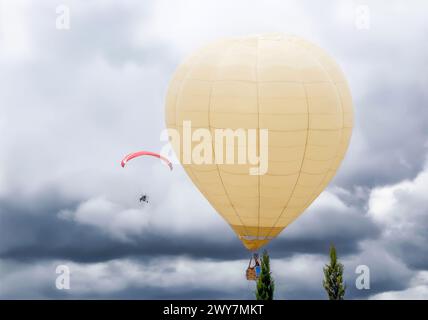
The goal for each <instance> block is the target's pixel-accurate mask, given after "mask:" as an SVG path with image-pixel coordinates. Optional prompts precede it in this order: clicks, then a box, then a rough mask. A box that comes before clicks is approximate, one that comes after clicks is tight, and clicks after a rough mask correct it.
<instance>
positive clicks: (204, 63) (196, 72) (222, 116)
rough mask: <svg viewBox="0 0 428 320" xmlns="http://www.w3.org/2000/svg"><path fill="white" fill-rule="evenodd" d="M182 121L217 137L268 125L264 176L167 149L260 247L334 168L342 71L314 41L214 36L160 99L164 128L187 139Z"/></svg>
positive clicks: (342, 145)
mask: <svg viewBox="0 0 428 320" xmlns="http://www.w3.org/2000/svg"><path fill="white" fill-rule="evenodd" d="M186 121H188V122H191V124H192V128H191V130H192V132H194V131H195V130H198V129H200V128H203V129H206V130H208V131H209V132H211V133H212V135H213V136H214V130H216V129H232V130H237V129H239V128H243V129H251V128H255V129H257V130H262V129H267V130H268V138H269V139H268V169H267V172H266V173H265V174H261V175H251V174H249V173H248V168H249V165H248V164H221V163H220V164H219V163H186V161H183V156H184V151H183V149H184V148H177V147H176V146H173V147H174V149H175V152H176V154H177V157H178V159H179V160H180V162H181V163H182V164H183V167H184V169H185V170H186V172H187V174H188V175H189V177H190V178H191V180H192V181H193V183H194V184H195V185H196V186H197V187H198V189H199V190H200V191H201V193H202V194H203V195H204V196H205V197H206V199H207V200H208V201H209V202H210V204H211V205H212V206H213V207H214V208H215V209H216V211H217V212H218V213H219V214H220V215H221V216H222V217H223V218H224V220H225V221H226V222H227V223H228V224H229V225H230V226H231V228H232V229H233V230H234V231H235V233H236V234H237V236H238V237H239V239H240V240H241V241H242V243H243V244H244V246H245V247H246V248H247V249H249V250H257V249H259V248H260V247H262V246H264V245H266V244H267V243H268V242H269V241H271V240H272V239H273V238H275V237H276V236H277V235H278V234H279V233H280V232H281V231H282V230H283V229H284V228H285V227H286V226H288V225H289V224H290V223H291V222H293V221H294V220H295V219H296V218H297V217H298V216H299V215H300V214H302V213H303V212H304V211H305V209H306V208H307V207H308V206H309V205H310V204H311V203H312V202H313V201H314V200H315V199H316V198H317V197H318V195H319V194H320V193H321V192H322V191H323V190H324V188H325V187H326V186H327V185H328V183H329V181H330V180H331V179H332V178H333V176H334V175H335V173H336V171H337V169H338V167H339V165H340V163H341V161H342V159H343V158H344V156H345V153H346V150H347V148H348V144H349V140H350V137H351V132H352V127H353V111H352V100H351V95H350V91H349V88H348V85H347V83H346V79H345V77H344V74H343V73H342V71H341V70H340V68H339V67H338V65H337V64H336V63H335V62H334V60H333V59H332V58H331V57H330V56H329V55H328V54H327V53H325V52H324V51H323V50H322V49H320V48H319V47H318V46H316V45H314V44H312V43H310V42H308V41H305V40H303V39H301V38H299V37H295V36H286V35H282V34H267V35H255V36H248V37H241V38H232V39H225V40H220V41H217V42H214V43H212V44H210V45H208V46H206V47H203V48H202V49H200V50H198V51H196V52H195V53H194V54H193V55H191V56H190V57H189V58H188V59H187V60H186V61H185V62H184V63H183V64H181V65H180V66H179V68H178V69H177V71H176V72H175V74H174V76H173V78H172V80H171V83H170V85H169V90H168V93H167V97H166V126H167V128H169V129H175V130H177V131H178V132H179V133H180V135H181V136H183V131H184V129H183V128H184V126H183V123H184V122H186ZM192 143H193V142H192ZM257 145H258V146H259V145H260V141H259V138H258V140H257ZM227 147H229V146H226V148H227ZM212 151H213V152H214V153H215V146H214V141H213V142H212Z"/></svg>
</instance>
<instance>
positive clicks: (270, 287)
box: [256, 250, 275, 300]
mask: <svg viewBox="0 0 428 320" xmlns="http://www.w3.org/2000/svg"><path fill="white" fill-rule="evenodd" d="M274 290H275V283H274V281H273V278H272V273H271V272H270V260H269V255H268V253H267V251H266V250H265V251H264V252H263V257H262V261H261V272H260V277H259V279H258V280H257V290H256V300H273V292H274Z"/></svg>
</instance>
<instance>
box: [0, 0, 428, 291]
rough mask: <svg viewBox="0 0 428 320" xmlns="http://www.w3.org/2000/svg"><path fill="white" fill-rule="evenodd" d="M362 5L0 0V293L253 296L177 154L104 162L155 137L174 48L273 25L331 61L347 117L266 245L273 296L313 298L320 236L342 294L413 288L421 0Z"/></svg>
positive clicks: (419, 174)
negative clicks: (323, 170)
mask: <svg viewBox="0 0 428 320" xmlns="http://www.w3.org/2000/svg"><path fill="white" fill-rule="evenodd" d="M365 4H366V3H365V2H364V1H360V0H356V1H322V4H321V1H283V0H278V1H273V0H272V1H270V0H264V1H248V0H234V1H230V0H215V1H214V0H203V1H200V0H189V1H165V0H156V1H105V0H103V1H101V0H100V1H95V0H93V1H83V0H81V1H77V0H75V1H71V0H70V1H65V0H62V1H54V0H52V1H48V0H46V1H37V5H36V4H35V2H34V1H33V2H32V4H31V2H30V1H21V0H18V1H17V0H2V1H0V88H1V89H0V298H3V299H5V298H6V299H7V298H39V299H40V298H130V299H153V298H160V299H165V298H181V299H187V298H190V299H192V298H214V299H221V298H231V299H241V298H253V291H254V284H253V283H249V282H247V281H246V280H245V279H244V271H245V268H246V265H247V263H248V258H249V254H248V253H247V252H246V250H244V249H243V247H242V245H241V243H240V242H239V241H238V240H237V239H236V237H235V235H234V234H233V232H232V231H231V229H230V228H229V226H228V225H227V224H226V223H224V222H223V221H222V220H221V218H220V217H219V216H218V215H217V214H216V212H215V211H214V210H213V209H212V208H211V207H210V205H209V204H208V203H207V201H206V200H205V199H204V198H203V197H202V195H201V194H200V193H199V191H197V189H196V188H195V187H194V186H193V185H192V183H191V181H190V179H189V178H188V177H187V176H186V174H185V173H184V171H183V170H182V169H181V168H180V167H178V166H176V169H175V170H174V172H173V173H171V172H169V171H168V170H165V167H164V166H162V165H161V164H160V163H158V162H157V161H147V162H145V163H144V164H145V165H144V166H129V168H127V170H123V169H122V168H121V167H120V165H119V161H120V159H121V158H122V156H123V155H124V154H126V153H128V152H129V151H132V150H138V149H141V148H142V147H144V148H145V149H148V150H160V148H161V147H162V145H163V143H162V142H161V141H160V139H159V134H160V132H161V130H162V129H163V128H164V120H163V119H164V97H165V93H166V90H167V87H168V83H169V80H170V78H171V75H172V73H173V72H174V70H175V68H176V67H177V66H178V64H179V63H180V61H182V60H183V58H184V57H185V56H186V55H188V54H189V53H191V52H192V50H194V49H196V48H198V47H200V46H201V45H204V44H206V43H207V42H210V41H212V40H214V39H217V38H219V37H227V36H239V35H247V34H254V33H265V32H284V33H288V34H295V35H298V36H301V37H303V38H306V39H308V40H310V41H312V42H314V43H317V44H318V45H319V46H321V47H322V48H324V49H325V50H326V51H328V52H329V53H330V54H331V55H332V56H333V57H334V58H335V59H336V60H337V62H338V63H339V64H340V66H341V67H342V69H343V71H344V72H345V74H346V76H347V78H348V81H349V84H350V88H351V91H352V95H353V99H354V108H355V118H356V121H355V129H354V133H353V137H352V140H351V145H350V149H349V152H348V154H347V157H346V158H345V160H344V162H343V164H342V166H341V168H340V170H339V172H338V174H337V176H336V177H335V178H334V180H333V181H332V183H331V184H330V186H329V187H328V188H327V190H326V191H325V192H324V193H323V194H321V196H320V197H319V198H318V199H317V200H316V201H315V202H314V203H313V204H312V205H311V206H310V208H309V209H308V210H307V212H306V213H305V214H304V215H303V216H301V218H299V219H298V220H297V221H296V222H295V223H293V224H292V225H291V226H289V227H288V228H287V229H286V230H285V231H284V232H283V233H282V234H281V236H279V237H278V238H277V239H276V240H274V241H272V242H271V244H270V245H269V246H268V249H269V251H270V254H271V258H272V269H273V275H274V277H275V280H276V283H277V288H276V298H278V299H324V298H325V292H324V291H323V288H322V267H323V265H325V264H326V263H327V261H328V256H327V254H328V248H329V245H330V244H331V243H334V244H335V245H336V247H337V249H338V254H339V257H340V259H341V261H342V262H343V264H344V266H345V274H346V277H345V278H346V283H347V286H348V291H347V298H349V299H352V298H361V299H382V298H389V299H391V298H392V299H394V298H420V299H428V246H427V245H426V244H427V243H428V233H427V229H428V196H427V191H428V161H427V151H428V125H427V124H428V93H427V86H428V72H427V70H428V42H427V41H426V35H427V34H428V19H427V17H426V15H427V12H428V11H427V10H428V5H427V4H426V2H424V1H422V0H421V1H416V0H415V1H412V2H411V3H410V2H408V1H404V0H400V1H397V0H395V1H370V5H369V6H368V7H367V6H365ZM60 5H65V6H66V8H68V9H69V10H70V29H65V30H64V29H58V28H57V27H56V22H57V18H58V15H59V14H58V13H57V9H59V10H60V11H61V9H63V8H64V7H59V6H60ZM367 9H368V11H367ZM362 11H365V12H368V16H367V15H366V16H364V15H362V14H361V12H362ZM367 19H368V20H367ZM367 22H368V23H369V24H367ZM142 191H145V192H147V193H149V194H150V197H151V201H150V204H149V205H147V206H141V204H139V203H138V201H137V199H138V196H139V194H140V193H141V192H142ZM58 265H66V266H68V267H69V269H70V271H71V288H70V290H58V289H56V287H55V280H56V277H57V276H58V275H57V274H56V273H55V269H56V267H57V266H58ZM358 265H366V266H368V267H369V269H370V280H371V281H370V289H369V290H358V289H357V288H356V286H355V279H356V277H357V275H356V273H355V269H356V267H357V266H358Z"/></svg>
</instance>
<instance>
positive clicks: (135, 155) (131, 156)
mask: <svg viewBox="0 0 428 320" xmlns="http://www.w3.org/2000/svg"><path fill="white" fill-rule="evenodd" d="M141 156H152V157H156V158H159V159H161V160H162V161H164V162H165V163H166V164H167V165H168V167H169V169H170V170H172V163H171V161H169V160H168V159H167V158H165V157H163V156H161V155H160V154H158V153H154V152H150V151H138V152H134V153H130V154H128V155H127V156H125V157H124V158H123V159H122V162H121V163H120V164H121V166H122V168H124V167H125V165H126V163H127V162H128V161H129V160H132V159H134V158H138V157H141Z"/></svg>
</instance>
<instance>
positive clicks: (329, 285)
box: [323, 245, 346, 300]
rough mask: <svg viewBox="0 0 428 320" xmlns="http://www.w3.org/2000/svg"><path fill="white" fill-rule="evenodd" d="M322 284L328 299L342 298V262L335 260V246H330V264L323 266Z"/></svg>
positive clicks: (343, 294)
mask: <svg viewBox="0 0 428 320" xmlns="http://www.w3.org/2000/svg"><path fill="white" fill-rule="evenodd" d="M323 286H324V289H325V291H326V292H327V295H328V298H329V299H330V300H343V299H344V296H345V290H346V285H345V283H344V281H343V264H341V263H340V262H339V261H338V260H337V254H336V248H335V247H334V246H333V245H332V246H331V247H330V264H327V265H326V266H325V267H324V280H323Z"/></svg>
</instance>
